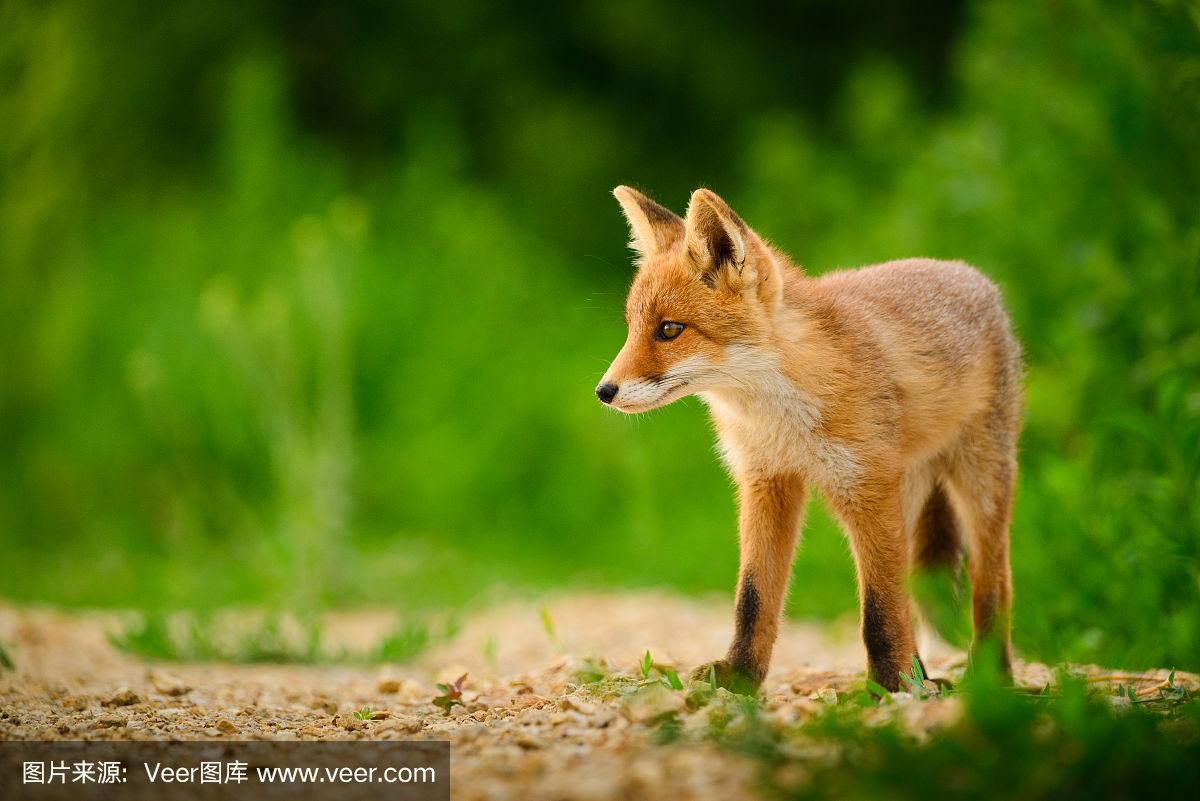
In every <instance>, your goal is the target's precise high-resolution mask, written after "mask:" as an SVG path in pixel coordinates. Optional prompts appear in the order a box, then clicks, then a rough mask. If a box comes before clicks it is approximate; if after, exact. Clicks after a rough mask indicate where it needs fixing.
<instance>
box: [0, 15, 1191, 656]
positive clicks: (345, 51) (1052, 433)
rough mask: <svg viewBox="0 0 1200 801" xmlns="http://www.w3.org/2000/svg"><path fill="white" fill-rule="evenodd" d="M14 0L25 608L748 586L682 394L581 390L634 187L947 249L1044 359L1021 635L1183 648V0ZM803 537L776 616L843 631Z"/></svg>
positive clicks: (10, 363) (9, 332) (6, 197)
mask: <svg viewBox="0 0 1200 801" xmlns="http://www.w3.org/2000/svg"><path fill="white" fill-rule="evenodd" d="M902 5H903V8H901V4H891V3H885V2H868V1H867V0H857V1H855V2H834V0H818V1H817V2H808V3H778V4H770V3H761V4H749V5H746V6H745V7H743V8H741V9H740V10H736V11H735V10H731V9H730V8H728V7H726V6H725V4H721V3H717V2H709V1H708V0H691V1H690V2H683V1H682V0H653V2H647V1H645V0H641V1H639V2H629V1H628V0H618V1H617V2H584V3H579V4H546V5H545V6H544V7H536V6H534V5H532V4H531V5H529V6H527V7H511V8H504V7H501V6H500V5H499V4H492V3H485V2H459V3H455V4H453V7H452V8H451V7H448V6H447V5H446V4H444V3H432V2H424V1H422V0H416V1H415V2H406V3H390V2H379V1H378V0H376V1H374V2H368V1H365V0H364V1H360V2H352V3H342V4H337V5H336V7H328V6H324V5H319V4H311V3H282V2H262V3H240V4H221V3H215V4H207V5H204V4H195V3H183V2H155V3H150V2H131V1H129V0H124V1H122V0H117V1H115V2H111V3H102V4H101V3H89V2H83V1H82V0H68V1H66V2H55V3H44V2H33V0H8V2H6V3H4V4H3V5H2V6H0V270H2V271H3V272H2V275H3V278H2V284H0V446H2V449H3V450H2V453H3V459H2V460H0V595H2V596H4V597H6V598H9V599H12V600H18V601H47V602H54V603H61V604H68V605H88V606H94V605H99V606H118V607H126V606H129V607H137V608H143V609H151V608H189V609H214V608H218V607H223V606H228V605H238V604H253V605H258V606H263V607H267V608H281V609H283V608H286V609H300V610H310V611H311V610H321V609H327V608H330V607H333V606H347V605H357V604H387V605H392V606H394V607H396V608H398V609H401V610H404V611H405V612H406V613H411V614H414V615H417V614H421V613H422V612H424V611H428V610H435V609H445V608H452V607H455V606H458V605H460V604H463V603H467V602H471V601H477V600H479V599H480V598H482V597H486V596H487V595H488V593H490V592H492V588H495V587H510V588H511V587H518V588H520V587H525V588H547V587H596V586H647V585H653V586H670V587H675V588H678V589H680V590H683V591H689V592H694V591H706V590H719V591H723V592H729V591H730V588H731V587H732V583H733V580H734V571H735V565H736V535H735V528H734V526H735V511H734V505H733V492H732V489H731V487H730V484H729V481H728V479H727V477H726V476H725V474H724V471H723V469H722V467H721V466H720V464H719V462H718V460H717V458H716V456H715V452H714V449H713V443H712V438H711V435H710V432H709V430H708V425H707V422H706V420H705V413H704V410H703V408H702V407H701V405H700V404H699V402H698V401H695V400H691V401H687V402H684V403H680V404H677V405H676V406H675V407H672V408H669V409H666V410H663V411H660V412H656V413H654V414H652V415H647V416H644V417H642V418H636V419H633V418H626V417H622V416H619V415H616V414H614V413H610V412H608V411H606V410H604V409H602V408H600V406H599V405H598V404H597V402H596V401H595V398H594V397H593V396H592V387H593V386H594V384H595V382H596V379H597V378H598V377H599V376H600V375H601V373H602V372H603V370H604V368H605V366H606V365H607V363H608V361H609V360H610V359H611V357H612V355H613V354H614V353H615V352H616V350H617V348H618V347H619V345H620V344H621V342H622V341H623V339H624V327H623V321H622V302H623V294H624V290H625V288H626V286H627V284H628V282H629V279H630V275H631V267H630V257H629V253H628V251H627V250H626V248H625V241H626V229H625V223H624V221H623V220H622V218H621V216H620V214H619V212H618V208H617V206H616V203H615V202H614V201H613V199H612V198H611V197H610V195H609V191H610V189H611V188H612V186H614V185H615V184H618V183H623V182H624V183H633V184H636V185H638V186H640V187H642V188H643V189H645V190H646V191H647V192H649V193H650V194H651V195H653V196H654V197H656V198H657V199H659V200H660V201H661V202H663V203H665V204H667V205H670V206H672V207H674V208H675V209H677V210H682V207H683V206H684V204H685V203H686V199H687V197H688V193H689V192H690V191H691V190H692V189H694V188H696V187H697V186H700V185H706V186H710V187H712V188H714V189H716V190H717V191H718V192H720V193H721V194H722V195H723V196H724V197H725V198H726V199H727V200H729V201H730V202H731V203H732V204H733V205H734V207H735V208H737V209H738V210H739V211H740V212H741V213H742V215H743V216H744V217H745V218H746V219H747V220H749V221H750V223H751V224H752V225H754V226H755V227H756V228H757V229H758V230H759V231H760V232H762V233H763V234H764V235H766V236H767V237H769V238H770V239H772V240H773V241H774V242H776V243H777V244H778V245H780V246H781V247H782V248H784V249H785V250H787V251H788V252H790V253H791V254H793V256H794V257H795V258H796V260H797V261H799V262H800V263H802V264H804V265H805V266H806V268H807V269H808V270H809V271H810V272H812V273H820V272H823V271H826V270H830V269H834V268H837V267H840V266H852V265H857V264H862V263H869V262H875V261H882V260H887V259H890V258H897V257H902V256H914V255H930V256H939V257H948V258H963V259H967V260H969V261H971V262H973V263H975V264H977V265H979V266H980V267H981V268H982V269H984V270H985V271H986V272H987V273H988V274H990V275H991V276H993V277H994V278H995V279H996V280H997V281H998V282H999V283H1000V284H1001V285H1002V287H1003V289H1004V291H1005V293H1006V296H1007V298H1008V301H1009V305H1010V307H1011V310H1012V313H1013V315H1014V317H1015V319H1016V324H1017V328H1018V330H1019V333H1020V336H1021V338H1022V340H1023V341H1024V343H1025V346H1026V349H1027V352H1028V361H1029V379H1028V413H1027V425H1026V428H1025V433H1024V437H1023V445H1022V451H1023V453H1022V474H1021V486H1020V490H1019V496H1018V502H1017V510H1016V519H1015V523H1014V531H1013V561H1014V570H1015V584H1016V620H1015V640H1016V645H1017V647H1018V649H1019V650H1021V651H1023V652H1024V653H1025V654H1027V655H1029V656H1032V657H1038V658H1041V659H1046V660H1058V659H1074V660H1098V661H1106V662H1108V663H1110V664H1114V665H1116V664H1121V665H1126V666H1130V667H1139V666H1151V665H1178V666H1179V667H1181V668H1191V669H1197V668H1200V503H1198V502H1197V490H1198V488H1200V484H1198V476H1200V381H1198V378H1200V328H1198V326H1197V320H1200V12H1198V11H1197V5H1196V4H1195V3H1182V2H1170V1H1169V0H1159V1H1158V2H1140V3H1132V4H1109V3H1101V2H1090V1H1088V0H1048V1H1047V2H1029V3H1006V2H968V3H963V2H956V1H955V0H929V1H927V2H920V3H914V4H902ZM853 587H854V584H853V573H852V565H851V562H850V558H849V555H848V552H847V548H846V546H845V543H844V540H843V539H842V537H841V535H840V534H839V533H838V532H837V529H836V527H835V526H834V525H833V524H832V523H831V522H830V519H829V517H828V515H827V514H826V513H825V512H824V511H823V508H822V507H821V506H820V505H819V504H816V505H814V508H813V509H812V513H811V514H810V521H809V526H808V529H807V532H806V534H805V539H804V544H803V545H802V548H801V555H800V559H799V561H798V565H797V568H796V580H795V583H794V590H793V594H792V598H791V602H790V607H789V611H790V612H791V613H792V614H795V615H799V616H825V617H831V616H837V615H842V614H847V613H850V612H852V611H853V609H854V605H855V595H854V589H853Z"/></svg>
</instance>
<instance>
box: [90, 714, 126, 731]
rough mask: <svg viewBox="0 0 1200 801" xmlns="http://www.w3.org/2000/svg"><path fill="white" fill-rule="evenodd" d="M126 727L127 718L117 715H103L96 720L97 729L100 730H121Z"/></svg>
mask: <svg viewBox="0 0 1200 801" xmlns="http://www.w3.org/2000/svg"><path fill="white" fill-rule="evenodd" d="M124 725H125V718H120V717H117V716H116V715H102V716H100V717H98V718H96V728H98V729H119V728H121V727H122V726H124Z"/></svg>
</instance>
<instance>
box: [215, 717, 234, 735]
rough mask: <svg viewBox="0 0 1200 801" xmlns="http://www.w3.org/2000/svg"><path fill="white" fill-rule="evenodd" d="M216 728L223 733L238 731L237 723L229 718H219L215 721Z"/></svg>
mask: <svg viewBox="0 0 1200 801" xmlns="http://www.w3.org/2000/svg"><path fill="white" fill-rule="evenodd" d="M217 730H218V731H220V732H221V733H223V734H233V733H234V732H237V731H239V729H238V727H237V724H236V723H234V722H233V721H232V720H230V719H229V718H221V719H220V720H218V721H217Z"/></svg>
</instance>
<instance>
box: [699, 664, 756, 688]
mask: <svg viewBox="0 0 1200 801" xmlns="http://www.w3.org/2000/svg"><path fill="white" fill-rule="evenodd" d="M714 676H715V677H716V684H717V686H718V687H724V688H725V689H726V690H729V692H731V693H738V694H739V695H754V694H755V693H757V692H758V685H759V684H760V681H759V680H758V679H756V678H755V677H754V676H752V675H750V674H749V673H748V672H746V671H745V670H742V669H741V668H739V667H735V666H734V665H733V664H731V663H730V662H729V661H728V660H726V659H718V660H717V661H715V662H706V663H705V664H703V665H701V666H700V667H698V668H696V669H695V670H693V671H692V675H691V678H692V680H693V681H702V682H705V683H708V682H711V681H712V680H713V678H714Z"/></svg>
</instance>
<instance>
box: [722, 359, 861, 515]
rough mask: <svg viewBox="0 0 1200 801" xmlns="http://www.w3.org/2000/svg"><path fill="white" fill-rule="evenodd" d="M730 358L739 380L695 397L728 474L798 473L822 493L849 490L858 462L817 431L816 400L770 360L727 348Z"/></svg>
mask: <svg viewBox="0 0 1200 801" xmlns="http://www.w3.org/2000/svg"><path fill="white" fill-rule="evenodd" d="M747 350H748V349H747ZM730 357H731V360H732V359H737V360H738V361H739V365H738V367H739V369H738V371H737V373H738V375H739V377H741V378H743V381H739V386H738V387H737V388H730V389H719V390H710V391H708V392H703V393H701V398H703V400H704V401H705V403H707V404H708V406H709V409H710V410H711V412H712V415H713V419H714V421H715V422H716V427H717V432H718V435H719V443H720V449H721V454H722V456H723V457H724V459H725V462H726V464H728V465H729V467H730V469H731V470H732V471H733V473H734V474H735V475H737V474H743V473H746V472H759V471H761V472H767V473H790V472H798V473H801V474H802V475H804V476H806V477H807V478H808V479H809V480H811V481H813V482H814V483H816V484H817V485H818V486H819V487H820V488H821V489H822V490H823V491H824V492H825V493H826V494H828V495H838V496H844V495H846V494H849V493H851V492H853V491H854V488H855V486H856V485H857V483H858V480H859V478H860V476H861V473H862V464H861V461H860V460H859V459H858V457H857V456H856V455H855V453H854V451H853V450H852V449H851V448H850V447H848V446H847V445H846V444H845V443H842V442H838V441H836V440H833V439H831V438H829V437H827V436H824V435H822V434H821V433H820V423H821V407H820V403H819V401H818V400H817V398H816V397H814V396H813V395H812V394H810V393H808V392H806V391H804V390H802V389H800V388H799V387H797V386H796V385H795V384H794V383H793V382H792V381H790V380H789V379H788V378H787V377H785V376H784V375H783V374H782V373H780V372H779V370H778V369H777V367H776V365H775V363H774V362H773V360H772V359H771V358H770V357H766V356H764V355H762V354H761V353H754V352H742V353H738V352H736V351H733V349H731V354H730Z"/></svg>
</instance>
